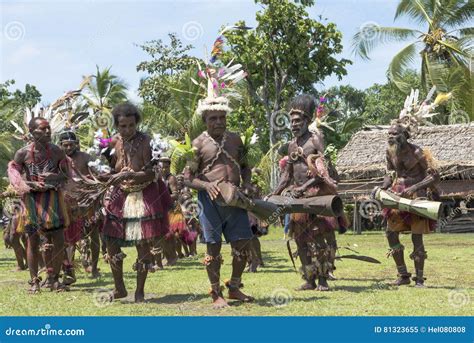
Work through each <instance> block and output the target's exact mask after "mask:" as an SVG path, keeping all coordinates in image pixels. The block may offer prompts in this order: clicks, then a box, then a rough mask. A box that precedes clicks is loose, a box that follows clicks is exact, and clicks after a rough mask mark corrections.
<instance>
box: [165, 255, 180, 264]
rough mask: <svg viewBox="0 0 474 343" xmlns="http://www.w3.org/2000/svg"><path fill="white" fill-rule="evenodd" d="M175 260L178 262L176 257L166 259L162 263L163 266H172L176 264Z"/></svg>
mask: <svg viewBox="0 0 474 343" xmlns="http://www.w3.org/2000/svg"><path fill="white" fill-rule="evenodd" d="M176 262H178V257H176V258H172V259H170V260H166V263H165V264H164V265H165V266H174V265H176Z"/></svg>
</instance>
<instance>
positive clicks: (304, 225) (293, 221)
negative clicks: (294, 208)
mask: <svg viewBox="0 0 474 343" xmlns="http://www.w3.org/2000/svg"><path fill="white" fill-rule="evenodd" d="M347 226H348V220H347V218H346V216H345V215H342V216H340V217H325V216H318V215H315V214H310V213H292V214H291V215H290V229H289V231H290V232H289V235H290V237H292V238H294V239H295V240H299V241H301V242H310V241H312V240H314V237H315V236H316V235H322V234H325V233H328V232H330V231H334V230H337V229H339V228H341V227H345V228H347Z"/></svg>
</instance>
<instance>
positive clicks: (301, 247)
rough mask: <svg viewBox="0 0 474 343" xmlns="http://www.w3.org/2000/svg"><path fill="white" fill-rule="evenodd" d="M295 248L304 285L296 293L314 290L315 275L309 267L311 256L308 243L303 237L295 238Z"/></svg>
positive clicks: (310, 266)
mask: <svg viewBox="0 0 474 343" xmlns="http://www.w3.org/2000/svg"><path fill="white" fill-rule="evenodd" d="M295 241H296V247H297V249H298V257H299V258H300V261H301V272H302V274H303V276H302V277H303V280H305V283H304V284H302V285H301V286H300V287H299V288H297V289H296V290H297V291H307V290H313V289H315V288H316V274H315V272H314V270H313V267H312V265H311V256H310V251H309V247H308V243H307V242H306V241H305V239H303V237H296V238H295Z"/></svg>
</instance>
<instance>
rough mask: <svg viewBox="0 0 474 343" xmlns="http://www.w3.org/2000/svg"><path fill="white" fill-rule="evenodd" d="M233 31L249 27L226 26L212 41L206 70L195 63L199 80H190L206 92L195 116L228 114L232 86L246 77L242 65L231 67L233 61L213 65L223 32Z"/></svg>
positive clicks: (234, 94) (218, 54) (219, 50)
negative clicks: (222, 112)
mask: <svg viewBox="0 0 474 343" xmlns="http://www.w3.org/2000/svg"><path fill="white" fill-rule="evenodd" d="M233 29H239V30H248V29H250V27H246V26H227V27H226V28H224V30H222V31H221V33H220V34H219V36H218V37H217V39H216V40H215V41H214V44H213V46H212V50H211V58H210V60H209V64H208V65H206V68H204V69H203V68H201V65H200V64H199V62H198V63H197V64H198V67H199V71H198V77H199V79H200V80H199V81H197V80H195V79H193V78H191V80H192V81H193V82H194V83H195V84H197V85H199V86H200V87H202V88H203V89H204V90H205V91H206V97H205V98H204V99H202V100H199V102H198V106H197V109H196V112H197V114H199V115H201V116H202V114H203V113H204V112H205V111H225V112H226V113H230V112H231V110H232V109H231V108H230V106H229V97H231V96H236V93H235V92H233V86H234V85H235V84H236V83H238V82H239V81H241V80H243V79H244V78H245V77H246V76H247V73H246V72H245V71H244V70H242V69H241V68H242V65H241V64H234V65H232V62H233V61H230V62H229V63H228V64H227V65H225V66H221V67H219V66H216V65H214V64H215V63H216V62H217V61H218V60H219V56H220V55H222V51H223V50H222V48H223V45H224V36H223V34H224V32H226V31H229V30H233ZM203 83H204V84H203Z"/></svg>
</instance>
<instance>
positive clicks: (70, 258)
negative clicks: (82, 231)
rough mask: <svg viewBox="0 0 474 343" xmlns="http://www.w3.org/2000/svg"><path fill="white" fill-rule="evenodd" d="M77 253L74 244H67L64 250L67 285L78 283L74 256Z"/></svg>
mask: <svg viewBox="0 0 474 343" xmlns="http://www.w3.org/2000/svg"><path fill="white" fill-rule="evenodd" d="M75 252H76V247H75V245H74V244H66V247H65V248H64V263H63V269H64V276H63V283H64V284H65V285H72V284H73V283H75V282H76V275H75V272H74V254H75Z"/></svg>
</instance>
